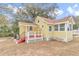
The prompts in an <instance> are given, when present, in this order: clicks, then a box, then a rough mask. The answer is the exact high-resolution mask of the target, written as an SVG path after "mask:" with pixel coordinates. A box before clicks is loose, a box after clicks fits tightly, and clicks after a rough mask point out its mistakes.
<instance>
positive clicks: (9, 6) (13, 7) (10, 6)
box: [8, 4, 18, 13]
mask: <svg viewBox="0 0 79 59" xmlns="http://www.w3.org/2000/svg"><path fill="white" fill-rule="evenodd" d="M8 8H9V9H11V10H12V12H13V13H16V12H17V10H18V8H17V7H15V6H12V5H11V4H8Z"/></svg>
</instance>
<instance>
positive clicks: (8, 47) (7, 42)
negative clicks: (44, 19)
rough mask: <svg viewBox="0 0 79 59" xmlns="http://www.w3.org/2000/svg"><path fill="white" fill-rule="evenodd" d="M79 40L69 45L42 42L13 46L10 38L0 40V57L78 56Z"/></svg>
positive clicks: (56, 42)
mask: <svg viewBox="0 0 79 59" xmlns="http://www.w3.org/2000/svg"><path fill="white" fill-rule="evenodd" d="M78 51H79V38H74V40H73V41H71V42H69V43H64V42H59V41H43V42H37V43H31V44H26V43H21V44H15V41H14V39H13V38H11V37H5V38H0V55H2V56H7V55H8V56H17V55H18V56H58V55H60V56H63V55H65V56H66V55H68V56H69V55H70V56H71V55H79V52H78Z"/></svg>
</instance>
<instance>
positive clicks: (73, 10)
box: [67, 4, 79, 16]
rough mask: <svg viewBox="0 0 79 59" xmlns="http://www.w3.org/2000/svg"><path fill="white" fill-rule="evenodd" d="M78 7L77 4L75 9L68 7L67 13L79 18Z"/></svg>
mask: <svg viewBox="0 0 79 59" xmlns="http://www.w3.org/2000/svg"><path fill="white" fill-rule="evenodd" d="M76 7H78V5H77V4H75V5H74V6H73V7H70V6H69V7H68V8H67V11H68V12H69V14H71V15H74V16H79V9H76Z"/></svg>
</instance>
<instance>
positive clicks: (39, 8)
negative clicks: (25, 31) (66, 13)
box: [24, 3, 58, 19]
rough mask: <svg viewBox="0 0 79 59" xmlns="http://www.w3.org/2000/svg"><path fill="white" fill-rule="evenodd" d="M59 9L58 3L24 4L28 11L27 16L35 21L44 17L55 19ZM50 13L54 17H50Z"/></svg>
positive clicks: (25, 9)
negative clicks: (38, 17) (39, 17)
mask: <svg viewBox="0 0 79 59" xmlns="http://www.w3.org/2000/svg"><path fill="white" fill-rule="evenodd" d="M56 8H58V6H57V4H56V3H53V4H46V3H40V4H37V3H36V4H33V3H30V4H24V11H26V13H25V14H27V15H28V16H30V18H32V19H35V18H36V17H37V16H42V17H48V18H55V17H56V16H57V15H56V14H55V13H54V12H55V9H56ZM49 12H50V13H51V14H53V16H52V15H48V14H49Z"/></svg>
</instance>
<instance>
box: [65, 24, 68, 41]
mask: <svg viewBox="0 0 79 59" xmlns="http://www.w3.org/2000/svg"><path fill="white" fill-rule="evenodd" d="M67 27H68V24H67V23H65V32H66V39H65V42H67Z"/></svg>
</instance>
